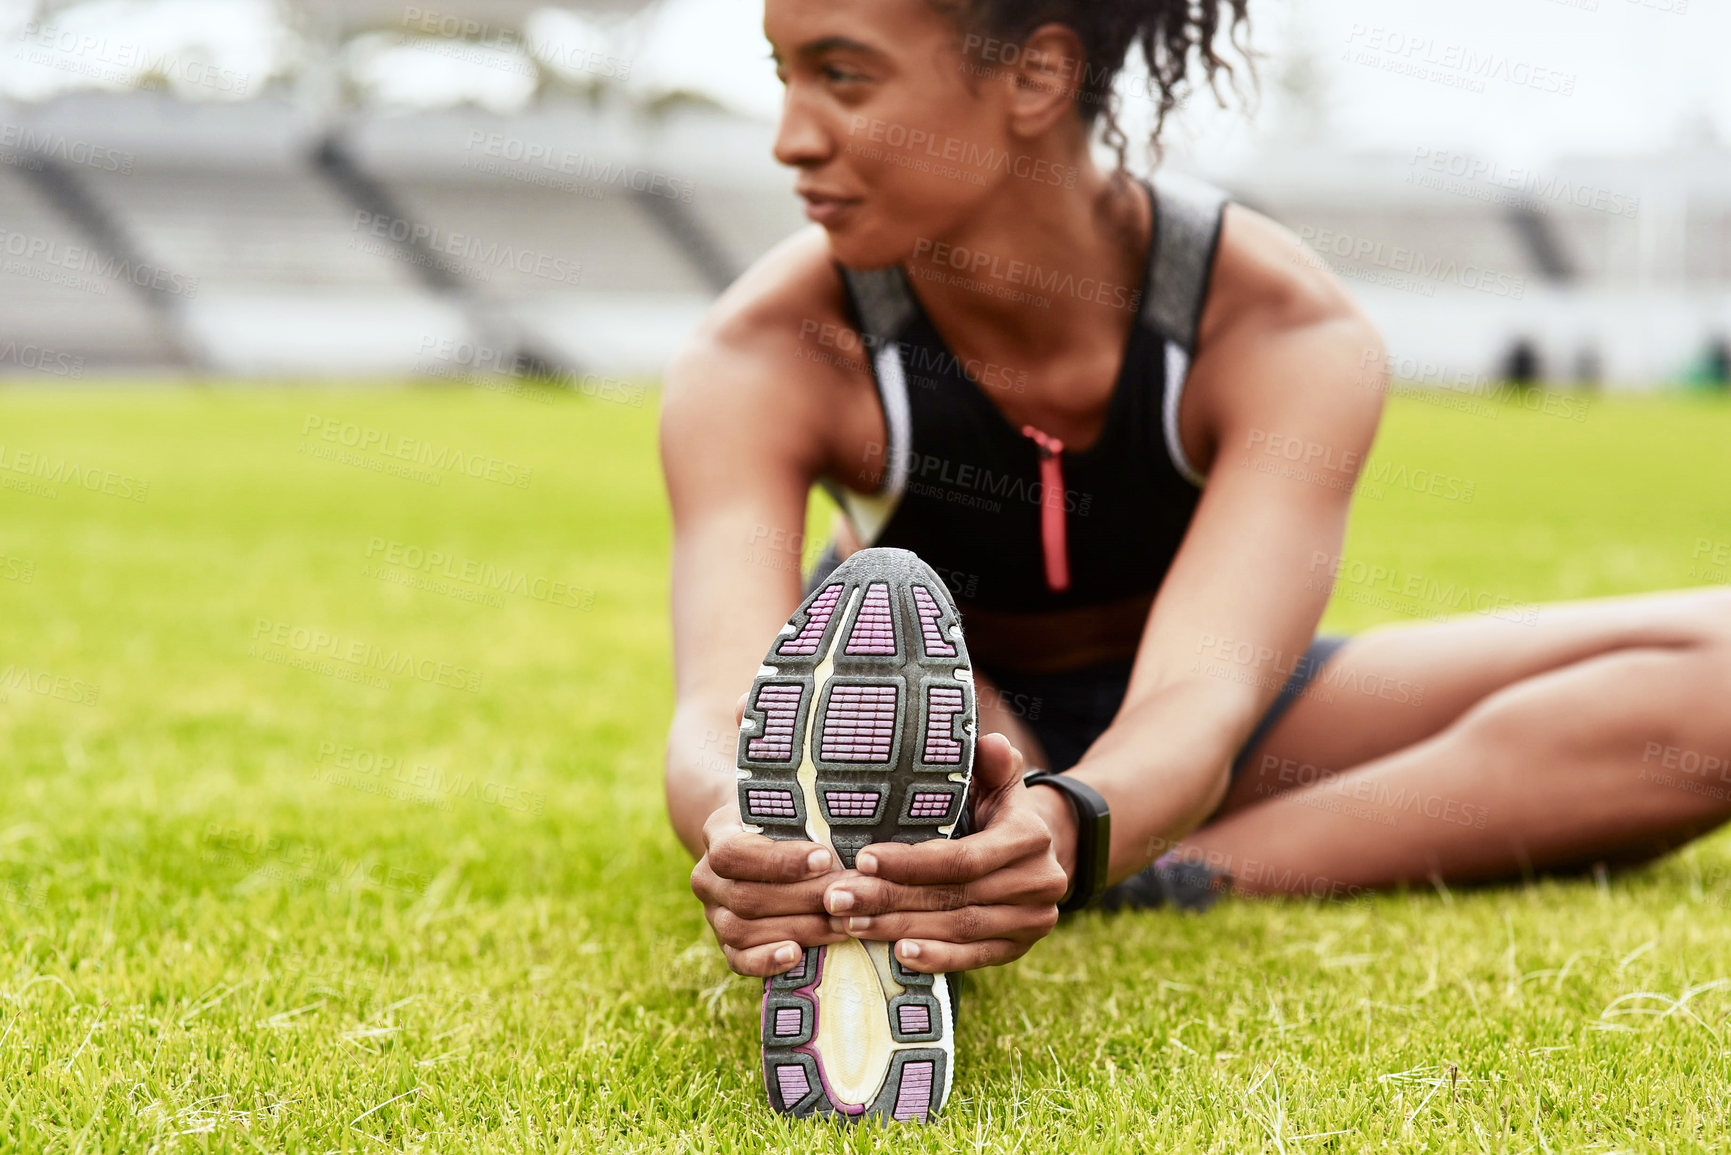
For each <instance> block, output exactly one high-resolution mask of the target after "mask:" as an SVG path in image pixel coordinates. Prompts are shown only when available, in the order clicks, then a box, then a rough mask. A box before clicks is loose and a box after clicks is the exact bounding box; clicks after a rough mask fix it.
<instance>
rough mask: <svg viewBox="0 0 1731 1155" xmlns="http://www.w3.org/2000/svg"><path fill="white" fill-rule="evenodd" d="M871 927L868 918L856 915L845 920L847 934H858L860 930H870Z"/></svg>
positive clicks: (870, 921)
mask: <svg viewBox="0 0 1731 1155" xmlns="http://www.w3.org/2000/svg"><path fill="white" fill-rule="evenodd" d="M871 925H872V920H871V919H870V918H869V917H867V916H865V915H861V914H856V915H854V916H853V917H852V918H850V919H848V920H847V932H848V933H849V934H858V933H859V932H860V931H862V930H870V929H871Z"/></svg>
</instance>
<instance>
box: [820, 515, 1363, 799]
mask: <svg viewBox="0 0 1731 1155" xmlns="http://www.w3.org/2000/svg"><path fill="white" fill-rule="evenodd" d="M839 564H841V562H840V558H839V557H838V556H837V554H836V548H835V545H834V543H831V545H830V547H829V548H828V549H827V550H825V551H824V553H823V556H822V557H820V558H819V559H818V563H817V566H816V568H815V569H814V570H813V572H812V573H811V575H810V576H809V577H808V578H807V579H806V582H805V592H806V593H808V594H809V593H811V591H812V590H814V589H816V588H817V584H818V583H819V582H821V581H823V580H824V578H826V577H828V576H829V574H830V572H831V571H833V570H834V569H835V567H836V566H837V565H839ZM962 628H963V629H966V628H967V623H966V622H963V624H962ZM1345 644H1346V639H1345V638H1344V637H1340V636H1338V635H1331V634H1323V635H1318V636H1317V637H1316V638H1314V639H1313V640H1312V641H1311V643H1310V646H1309V647H1308V648H1307V649H1306V650H1305V651H1304V657H1303V658H1301V659H1300V660H1299V661H1298V663H1297V664H1296V665H1294V666H1293V669H1292V673H1291V674H1290V675H1289V676H1288V677H1287V679H1286V684H1285V685H1283V686H1281V688H1280V693H1279V694H1278V695H1277V696H1276V697H1275V699H1274V701H1273V702H1272V703H1270V705H1269V707H1268V709H1267V711H1266V712H1264V713H1263V715H1262V718H1261V720H1260V721H1258V722H1257V723H1256V729H1254V730H1252V731H1251V732H1250V737H1249V738H1247V739H1245V742H1244V745H1243V746H1242V747H1241V748H1240V749H1239V751H1238V753H1237V755H1236V756H1235V757H1234V758H1233V759H1232V777H1233V780H1235V781H1236V780H1237V778H1238V776H1239V775H1240V774H1241V773H1243V772H1244V767H1245V765H1246V764H1247V763H1248V762H1249V760H1250V755H1251V753H1252V752H1254V751H1255V749H1256V747H1257V746H1258V745H1260V744H1261V742H1262V740H1263V739H1264V738H1266V737H1268V732H1269V731H1270V730H1272V729H1274V724H1275V723H1276V722H1278V721H1280V719H1281V717H1282V716H1283V715H1284V714H1285V713H1286V711H1287V710H1289V709H1291V708H1292V703H1294V702H1296V701H1297V700H1298V696H1299V695H1300V694H1302V693H1304V691H1305V689H1306V688H1307V687H1308V686H1309V685H1310V682H1311V680H1312V679H1313V678H1315V677H1316V675H1317V673H1318V672H1319V671H1321V669H1322V667H1323V666H1324V665H1326V664H1327V663H1328V660H1329V659H1330V658H1332V657H1334V655H1335V652H1336V651H1338V650H1339V649H1340V647H1341V646H1343V645H1345ZM1130 666H1131V663H1130V662H1128V661H1122V662H1108V663H1105V664H1103V665H1098V666H1089V667H1086V668H1085V669H1081V670H1070V671H1066V672H1065V673H1062V674H1008V673H994V672H993V671H991V670H984V669H982V670H981V673H983V674H985V676H986V677H987V678H989V679H990V680H991V683H992V685H993V686H994V687H996V689H997V698H998V703H999V704H1000V705H1001V706H1002V707H1003V708H1004V709H1005V710H1007V711H1008V712H1009V713H1011V714H1013V715H1015V716H1016V717H1018V718H1020V719H1022V721H1024V722H1026V723H1027V724H1028V728H1029V729H1031V730H1032V731H1034V736H1035V737H1037V738H1039V739H1040V745H1041V746H1043V747H1045V750H1046V758H1047V760H1048V761H1050V762H1051V765H1050V766H1047V767H1044V768H1045V769H1047V770H1050V771H1052V772H1053V773H1056V774H1061V773H1063V772H1064V771H1065V770H1068V769H1069V768H1070V767H1072V766H1074V765H1075V764H1076V763H1077V762H1078V761H1080V760H1081V758H1082V755H1083V753H1084V752H1086V751H1087V749H1088V747H1089V746H1092V745H1093V744H1094V740H1095V739H1096V738H1098V737H1099V736H1100V735H1101V734H1104V733H1105V732H1106V727H1107V726H1110V725H1111V724H1112V719H1113V718H1114V717H1115V716H1116V715H1117V713H1118V707H1119V706H1121V705H1122V704H1123V702H1124V692H1125V691H1126V690H1127V689H1129V686H1130Z"/></svg>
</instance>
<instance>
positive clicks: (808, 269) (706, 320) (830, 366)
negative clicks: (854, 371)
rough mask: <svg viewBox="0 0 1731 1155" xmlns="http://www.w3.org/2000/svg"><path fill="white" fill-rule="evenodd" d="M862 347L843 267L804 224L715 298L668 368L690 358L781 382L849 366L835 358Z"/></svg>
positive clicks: (677, 371) (818, 233)
mask: <svg viewBox="0 0 1731 1155" xmlns="http://www.w3.org/2000/svg"><path fill="white" fill-rule="evenodd" d="M843 346H847V347H852V348H855V349H857V347H858V346H857V341H856V340H855V339H854V337H853V328H852V323H851V322H850V321H849V319H848V309H847V298H846V292H845V289H844V288H843V284H842V278H841V274H840V272H839V271H838V270H837V268H836V266H835V263H834V261H833V260H832V258H831V257H830V252H829V242H828V239H827V238H826V237H825V235H824V232H823V230H822V229H821V228H818V227H817V226H815V225H813V226H810V227H808V228H804V229H801V230H800V231H799V232H797V233H795V234H793V235H792V236H790V237H788V238H787V239H786V240H784V241H782V242H781V243H780V244H778V245H776V246H775V247H774V248H772V249H771V250H770V251H769V252H767V253H765V254H764V255H763V256H762V257H760V258H759V259H758V260H757V261H756V262H755V263H754V264H753V265H752V266H751V267H750V268H749V269H747V270H746V271H745V272H744V273H743V274H741V275H740V277H739V279H738V280H736V281H735V282H734V283H733V284H732V285H730V286H729V287H728V289H727V290H726V291H725V292H724V293H722V294H721V296H720V297H718V298H716V300H715V302H714V303H713V304H712V305H711V306H710V307H709V309H708V311H707V312H706V313H705V314H704V316H703V319H702V321H701V322H700V323H699V325H698V327H697V329H696V330H695V331H694V332H693V333H692V335H691V336H690V338H689V339H688V340H687V341H686V342H685V344H684V346H683V347H682V348H681V350H680V352H679V354H678V355H677V356H676V358H675V359H674V363H673V368H672V369H671V370H670V371H669V384H670V386H671V385H674V384H675V382H674V378H677V377H679V376H680V375H681V371H682V369H683V368H685V367H687V366H690V365H691V364H692V363H693V362H696V363H698V364H701V366H702V367H703V370H704V374H705V375H706V376H708V375H713V374H714V373H715V372H716V370H717V369H718V368H724V369H726V370H728V371H729V372H730V373H731V372H732V371H741V372H746V373H749V374H751V375H752V376H754V377H758V378H763V377H766V376H767V377H772V378H774V379H775V380H778V381H785V380H789V379H791V378H809V377H811V376H813V375H824V374H825V373H826V372H830V373H833V372H834V371H835V370H836V369H837V368H838V365H839V366H840V367H841V368H843V369H844V370H845V369H846V368H849V367H850V366H849V365H847V364H842V363H844V362H846V361H847V358H845V357H842V356H832V355H831V354H837V353H841V352H843V349H842V347H843Z"/></svg>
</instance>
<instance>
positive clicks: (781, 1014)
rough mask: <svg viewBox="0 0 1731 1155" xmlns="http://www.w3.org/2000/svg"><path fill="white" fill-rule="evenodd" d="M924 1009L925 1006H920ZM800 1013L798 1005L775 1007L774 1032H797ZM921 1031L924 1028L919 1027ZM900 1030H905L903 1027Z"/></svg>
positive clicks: (792, 1033) (787, 1033)
mask: <svg viewBox="0 0 1731 1155" xmlns="http://www.w3.org/2000/svg"><path fill="white" fill-rule="evenodd" d="M920 1009H921V1010H924V1009H925V1008H923V1007H922V1008H920ZM799 1020H800V1013H799V1008H798V1007H777V1008H776V1009H775V1033H776V1034H777V1035H780V1036H783V1037H786V1036H788V1035H797V1034H799ZM920 1029H921V1030H922V1031H923V1030H925V1029H926V1028H924V1027H921V1028H920ZM902 1030H904V1031H905V1030H907V1028H906V1027H903V1028H902Z"/></svg>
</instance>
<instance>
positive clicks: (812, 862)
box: [805, 850, 829, 874]
mask: <svg viewBox="0 0 1731 1155" xmlns="http://www.w3.org/2000/svg"><path fill="white" fill-rule="evenodd" d="M805 868H806V869H807V870H809V871H811V872H812V873H813V874H822V873H823V872H824V871H826V870H828V869H829V851H827V850H814V851H812V852H811V854H810V855H809V856H807V858H806V860H805Z"/></svg>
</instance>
